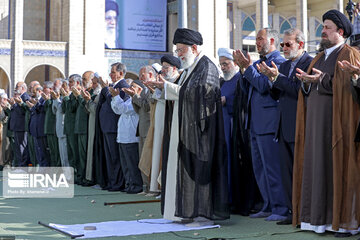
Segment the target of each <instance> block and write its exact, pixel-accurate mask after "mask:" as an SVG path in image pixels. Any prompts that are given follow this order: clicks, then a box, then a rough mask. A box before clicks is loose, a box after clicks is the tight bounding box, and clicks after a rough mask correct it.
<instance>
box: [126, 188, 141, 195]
mask: <svg viewBox="0 0 360 240" xmlns="http://www.w3.org/2000/svg"><path fill="white" fill-rule="evenodd" d="M140 192H142V189H139V190H128V191H126V193H128V194H136V193H140Z"/></svg>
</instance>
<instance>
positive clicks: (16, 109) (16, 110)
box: [8, 92, 30, 167]
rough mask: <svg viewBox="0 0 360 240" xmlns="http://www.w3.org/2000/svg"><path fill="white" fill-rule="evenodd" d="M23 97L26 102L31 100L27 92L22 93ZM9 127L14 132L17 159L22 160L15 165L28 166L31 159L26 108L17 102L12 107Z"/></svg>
mask: <svg viewBox="0 0 360 240" xmlns="http://www.w3.org/2000/svg"><path fill="white" fill-rule="evenodd" d="M21 99H22V101H23V102H24V103H25V102H27V101H29V100H30V96H29V95H28V94H27V93H26V92H25V93H23V94H22V95H21ZM8 128H9V130H11V131H13V132H14V140H15V149H14V150H15V151H14V152H15V156H16V157H15V159H18V160H19V161H20V162H19V163H15V166H20V167H23V166H26V165H27V163H28V161H29V152H28V144H27V133H26V132H25V109H24V108H23V107H22V106H20V105H19V104H17V103H16V104H14V106H13V107H12V109H11V114H10V119H9V125H8Z"/></svg>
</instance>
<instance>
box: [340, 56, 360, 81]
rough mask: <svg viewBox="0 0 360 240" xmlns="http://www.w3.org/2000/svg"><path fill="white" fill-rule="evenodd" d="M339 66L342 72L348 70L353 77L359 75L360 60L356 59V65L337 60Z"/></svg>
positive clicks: (355, 77) (356, 77)
mask: <svg viewBox="0 0 360 240" xmlns="http://www.w3.org/2000/svg"><path fill="white" fill-rule="evenodd" d="M338 64H339V67H340V68H341V70H343V71H344V72H348V73H350V74H351V75H352V78H353V79H358V78H359V76H360V61H359V60H356V65H352V64H351V63H350V62H348V61H346V60H343V61H338Z"/></svg>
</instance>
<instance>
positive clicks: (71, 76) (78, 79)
mask: <svg viewBox="0 0 360 240" xmlns="http://www.w3.org/2000/svg"><path fill="white" fill-rule="evenodd" d="M70 79H72V80H74V82H78V83H79V84H81V83H82V78H81V76H80V75H79V74H72V75H70V77H69V80H70Z"/></svg>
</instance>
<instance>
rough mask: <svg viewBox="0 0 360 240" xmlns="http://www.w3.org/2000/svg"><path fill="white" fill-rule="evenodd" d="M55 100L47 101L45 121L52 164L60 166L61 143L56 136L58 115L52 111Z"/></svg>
mask: <svg viewBox="0 0 360 240" xmlns="http://www.w3.org/2000/svg"><path fill="white" fill-rule="evenodd" d="M52 105H53V100H51V99H49V100H47V101H46V102H45V105H44V107H45V123H44V133H45V135H46V140H47V143H48V146H49V151H50V166H51V167H60V166H61V162H60V154H59V143H58V138H57V136H56V131H55V129H56V115H55V114H54V113H53V111H52Z"/></svg>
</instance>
